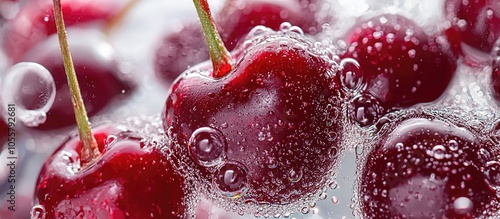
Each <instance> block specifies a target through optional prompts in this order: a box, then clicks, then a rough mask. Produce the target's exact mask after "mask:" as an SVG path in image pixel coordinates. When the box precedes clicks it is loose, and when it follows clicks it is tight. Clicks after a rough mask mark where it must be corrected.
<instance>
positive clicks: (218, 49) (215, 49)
mask: <svg viewBox="0 0 500 219" xmlns="http://www.w3.org/2000/svg"><path fill="white" fill-rule="evenodd" d="M193 2H194V5H195V7H196V11H197V12H198V17H199V18H200V22H201V26H202V27H203V34H204V35H205V40H206V41H207V45H208V50H209V53H210V59H212V64H213V68H214V71H213V76H214V77H215V78H220V77H223V76H224V75H226V74H227V73H229V72H230V71H231V69H232V68H233V66H232V58H231V54H229V52H228V51H227V49H226V47H225V46H224V43H223V42H222V39H221V37H220V35H219V33H218V32H217V29H216V28H215V23H214V19H213V17H212V14H211V13H210V7H209V6H208V2H207V0H193Z"/></svg>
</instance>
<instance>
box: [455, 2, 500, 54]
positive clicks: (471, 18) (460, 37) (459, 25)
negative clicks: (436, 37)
mask: <svg viewBox="0 0 500 219" xmlns="http://www.w3.org/2000/svg"><path fill="white" fill-rule="evenodd" d="M445 9H446V13H447V17H448V19H449V20H450V22H451V24H452V25H451V27H450V28H449V29H448V30H447V31H446V33H447V36H448V38H450V39H453V40H450V41H455V43H456V45H454V47H455V48H457V52H462V51H461V46H460V45H459V44H460V43H464V44H466V45H468V46H470V47H473V48H475V49H477V50H479V51H482V52H485V53H490V52H491V49H492V48H493V44H494V43H495V41H496V40H497V39H498V37H500V6H499V5H498V2H497V1H495V0H470V1H462V0H447V1H446V3H445Z"/></svg>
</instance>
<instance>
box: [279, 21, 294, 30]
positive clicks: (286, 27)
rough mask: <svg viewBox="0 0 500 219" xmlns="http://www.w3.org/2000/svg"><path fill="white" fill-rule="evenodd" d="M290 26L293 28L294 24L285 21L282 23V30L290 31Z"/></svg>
mask: <svg viewBox="0 0 500 219" xmlns="http://www.w3.org/2000/svg"><path fill="white" fill-rule="evenodd" d="M290 28H292V24H290V23H289V22H283V23H282V24H281V25H280V30H281V31H283V32H288V31H289V30H290Z"/></svg>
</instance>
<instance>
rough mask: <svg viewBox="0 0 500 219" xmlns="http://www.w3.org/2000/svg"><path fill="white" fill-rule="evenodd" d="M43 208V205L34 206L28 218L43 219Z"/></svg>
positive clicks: (44, 212)
mask: <svg viewBox="0 0 500 219" xmlns="http://www.w3.org/2000/svg"><path fill="white" fill-rule="evenodd" d="M45 214H46V211H45V207H43V205H39V204H36V205H35V206H33V208H31V211H30V218H31V219H45Z"/></svg>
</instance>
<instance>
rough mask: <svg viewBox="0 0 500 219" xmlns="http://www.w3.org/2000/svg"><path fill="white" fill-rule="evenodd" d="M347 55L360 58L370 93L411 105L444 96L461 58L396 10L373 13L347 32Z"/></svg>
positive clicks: (395, 104)
mask: <svg viewBox="0 0 500 219" xmlns="http://www.w3.org/2000/svg"><path fill="white" fill-rule="evenodd" d="M346 41H347V43H348V45H349V46H348V50H347V52H346V54H345V55H344V57H345V58H353V59H355V60H357V61H358V62H359V64H360V66H361V69H362V72H363V80H364V82H365V83H366V84H367V87H366V91H365V92H366V93H369V94H371V95H373V96H374V97H375V98H377V99H378V100H379V101H380V103H381V105H382V106H383V107H384V108H385V109H387V110H390V109H392V108H399V107H409V106H412V105H415V104H417V103H426V102H431V101H434V100H436V99H437V98H439V97H440V96H441V95H442V94H443V92H444V91H445V89H446V88H447V87H448V84H449V82H450V80H451V78H452V76H453V74H454V72H455V69H456V65H457V64H456V58H455V57H454V56H452V55H451V54H450V53H448V51H446V50H444V48H443V47H442V46H441V45H439V44H438V43H437V42H436V39H435V38H433V37H430V36H428V35H427V34H426V33H425V32H424V31H423V30H422V28H421V27H419V26H418V25H417V24H415V23H414V22H413V21H411V20H409V19H407V18H405V17H403V16H401V15H397V14H384V15H379V16H375V17H372V18H370V19H368V20H365V21H363V22H361V23H358V24H357V25H355V27H354V28H353V29H351V30H350V31H349V33H348V34H347V36H346Z"/></svg>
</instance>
